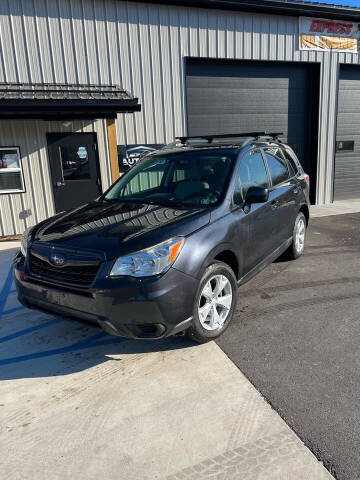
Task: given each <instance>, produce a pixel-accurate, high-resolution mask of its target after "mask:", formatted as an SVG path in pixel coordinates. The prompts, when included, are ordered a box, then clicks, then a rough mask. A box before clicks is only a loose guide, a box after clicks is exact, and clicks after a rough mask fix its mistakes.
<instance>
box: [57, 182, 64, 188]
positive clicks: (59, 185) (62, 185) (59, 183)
mask: <svg viewBox="0 0 360 480" xmlns="http://www.w3.org/2000/svg"><path fill="white" fill-rule="evenodd" d="M55 186H56V187H57V188H60V187H64V186H65V182H56V184H55Z"/></svg>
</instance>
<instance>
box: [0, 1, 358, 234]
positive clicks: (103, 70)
mask: <svg viewBox="0 0 360 480" xmlns="http://www.w3.org/2000/svg"><path fill="white" fill-rule="evenodd" d="M359 23H360V9H355V8H348V7H336V6H329V5H324V4H317V3H313V2H301V1H287V2H285V1H281V0H257V1H255V0H232V1H231V2H229V1H226V0H212V1H210V0H193V1H190V0H189V1H180V0H178V1H172V2H171V1H166V0H164V1H158V2H157V3H154V2H124V1H120V0H11V1H7V0H0V82H1V83H0V236H6V235H13V234H17V233H21V232H22V231H23V230H24V229H25V228H26V227H27V226H30V225H33V224H35V223H37V222H39V221H41V220H43V219H45V218H47V217H49V216H51V215H53V214H55V213H56V212H58V211H61V210H64V209H67V208H70V207H72V206H77V205H79V204H80V203H83V202H85V201H88V200H90V199H91V198H94V197H96V196H97V195H98V193H99V192H101V191H103V190H104V189H105V188H107V187H108V186H109V184H110V183H111V181H113V180H115V179H116V178H117V176H118V175H119V161H118V154H119V159H120V171H121V165H122V163H123V158H122V157H123V156H124V157H126V158H125V159H124V161H125V163H126V162H127V163H131V162H133V161H135V159H136V158H137V155H138V151H139V150H146V149H148V150H149V149H153V148H156V146H158V145H162V144H164V143H169V142H171V141H173V140H174V137H175V136H181V135H186V134H194V135H196V134H207V133H210V134H211V133H215V132H216V133H239V132H242V131H249V130H272V131H274V130H275V131H283V132H284V137H285V140H287V141H288V142H289V143H290V144H292V145H293V146H294V148H295V150H297V152H298V155H299V157H300V159H301V162H302V163H303V165H304V167H305V169H306V170H307V172H308V173H309V174H310V176H311V180H312V197H313V201H314V202H316V203H330V202H332V201H334V200H337V199H344V198H359V197H360V113H359V112H360V108H359V106H360V66H359V59H360V56H359ZM140 106H141V111H140ZM115 118H116V121H114V119H115ZM116 147H117V148H116Z"/></svg>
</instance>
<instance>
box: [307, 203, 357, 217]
mask: <svg viewBox="0 0 360 480" xmlns="http://www.w3.org/2000/svg"><path fill="white" fill-rule="evenodd" d="M358 212H360V200H342V201H338V202H334V203H330V204H328V205H311V207H310V215H311V216H312V217H329V216H331V215H342V214H346V213H358Z"/></svg>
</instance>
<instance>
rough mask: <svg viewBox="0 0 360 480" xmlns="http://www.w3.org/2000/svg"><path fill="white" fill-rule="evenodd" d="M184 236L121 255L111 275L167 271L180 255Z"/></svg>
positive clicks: (150, 273)
mask: <svg viewBox="0 0 360 480" xmlns="http://www.w3.org/2000/svg"><path fill="white" fill-rule="evenodd" d="M184 241H185V240H184V238H181V237H176V238H172V239H171V240H167V241H166V242H163V243H159V244H158V245H155V247H151V248H147V249H146V250H142V251H140V252H137V253H133V254H132V255H127V256H125V257H119V258H118V259H117V260H116V262H115V263H114V266H113V267H112V269H111V272H110V276H120V275H126V276H130V277H150V276H152V275H159V273H163V272H165V270H167V269H168V268H169V267H170V265H172V264H173V263H174V262H175V260H176V258H177V257H178V255H179V253H180V251H181V249H182V246H183V245H184Z"/></svg>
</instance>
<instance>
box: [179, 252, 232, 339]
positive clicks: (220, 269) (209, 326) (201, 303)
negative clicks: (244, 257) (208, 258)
mask: <svg viewBox="0 0 360 480" xmlns="http://www.w3.org/2000/svg"><path fill="white" fill-rule="evenodd" d="M236 294H237V284H236V278H235V275H234V272H233V270H232V269H231V268H230V267H229V266H228V265H226V264H225V263H223V262H218V261H214V262H213V263H211V264H210V265H209V267H208V268H207V269H206V270H205V272H204V275H203V277H202V279H201V281H200V285H199V288H198V291H197V294H196V298H195V305H194V313H193V322H192V325H191V327H190V328H189V329H188V330H187V332H186V334H187V336H188V337H189V338H190V339H191V340H194V341H196V342H198V343H205V342H208V341H210V340H213V339H215V338H217V337H219V336H220V335H221V334H222V333H223V332H224V331H225V330H226V328H227V327H228V325H229V323H230V322H231V319H232V317H233V314H234V310H235V306H236Z"/></svg>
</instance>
